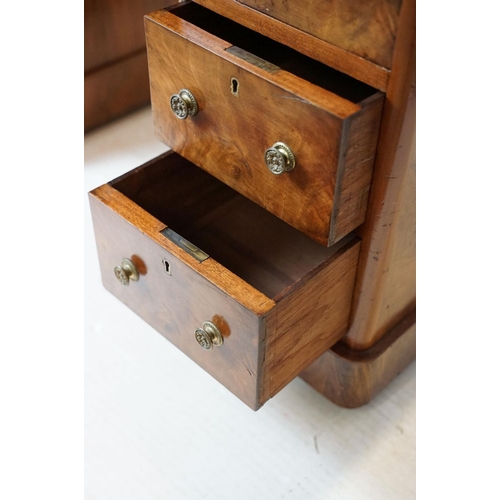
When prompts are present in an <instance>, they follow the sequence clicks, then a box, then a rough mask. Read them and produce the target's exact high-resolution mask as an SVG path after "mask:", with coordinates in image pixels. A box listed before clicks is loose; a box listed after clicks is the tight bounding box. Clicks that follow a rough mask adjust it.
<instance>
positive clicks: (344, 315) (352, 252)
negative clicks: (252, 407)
mask: <svg viewBox="0 0 500 500" xmlns="http://www.w3.org/2000/svg"><path fill="white" fill-rule="evenodd" d="M358 253H359V241H358V240H356V239H354V240H351V241H350V242H349V244H347V245H344V246H343V247H342V249H340V250H339V251H338V252H337V253H336V254H334V255H333V256H332V257H330V259H329V261H327V262H325V263H324V265H323V266H321V268H318V269H316V270H314V271H313V272H312V273H310V274H309V275H307V276H305V277H304V278H303V279H302V280H301V281H300V283H298V284H297V285H296V286H295V287H293V288H292V289H290V290H288V293H286V294H284V295H283V296H282V297H278V298H276V301H277V307H276V308H275V309H273V310H272V311H271V313H270V314H269V315H268V319H267V321H268V323H272V325H273V326H274V328H273V329H272V330H271V329H270V328H269V327H268V329H267V336H266V348H265V359H264V366H263V391H262V393H263V396H262V398H263V402H264V401H266V400H267V399H269V398H270V397H272V396H274V395H276V394H277V393H278V392H279V391H280V390H281V389H283V387H285V385H286V384H288V383H289V382H290V381H291V380H293V379H294V378H295V377H296V376H297V375H298V374H299V373H300V372H301V371H302V370H303V369H304V368H306V366H308V365H309V364H310V363H311V362H313V361H314V360H316V359H317V358H318V357H319V356H320V355H321V354H323V353H324V352H325V351H327V350H328V349H329V348H330V346H332V345H333V344H335V343H336V342H337V341H338V340H340V339H341V338H342V337H343V336H344V335H345V333H346V331H347V328H346V327H347V324H348V318H349V312H348V311H349V306H350V303H351V300H352V297H351V294H350V290H352V287H353V286H354V279H355V274H356V273H355V269H356V264H357V260H358Z"/></svg>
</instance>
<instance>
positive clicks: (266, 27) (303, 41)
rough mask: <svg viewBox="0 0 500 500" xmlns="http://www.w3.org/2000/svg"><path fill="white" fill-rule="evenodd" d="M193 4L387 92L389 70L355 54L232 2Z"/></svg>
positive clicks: (212, 0)
mask: <svg viewBox="0 0 500 500" xmlns="http://www.w3.org/2000/svg"><path fill="white" fill-rule="evenodd" d="M195 1H196V3H198V4H200V5H203V6H205V7H207V8H209V9H211V10H213V11H214V12H217V13H218V14H220V15H222V16H225V17H227V18H229V19H232V20H233V21H236V22H238V23H240V24H242V25H243V26H246V27H247V28H250V29H252V30H254V31H257V32H259V33H262V34H263V35H265V36H267V37H269V38H272V39H274V40H277V41H278V42H281V43H283V44H284V45H288V46H290V47H292V48H294V49H295V50H297V51H299V52H301V53H302V54H305V55H306V56H309V57H311V58H313V59H316V60H318V61H321V62H322V63H324V64H327V65H328V66H331V67H332V68H335V69H337V70H339V71H342V72H343V73H346V74H347V75H350V76H352V77H353V78H356V79H357V80H360V81H362V82H365V83H367V84H368V85H371V86H372V87H375V88H377V89H379V90H382V91H385V90H386V88H387V81H388V77H389V74H390V71H389V70H388V69H386V68H384V67H382V66H380V65H378V64H375V63H373V62H370V61H368V60H367V59H364V58H363V57H360V56H358V55H356V54H354V53H351V52H348V51H347V50H345V49H343V48H341V47H340V46H336V45H333V44H331V43H328V42H326V41H324V40H322V39H321V38H317V37H314V36H311V35H309V34H307V33H306V32H304V31H302V30H301V29H297V28H295V27H294V26H291V25H289V24H286V23H284V22H281V21H279V20H277V19H273V18H271V17H269V16H266V15H264V14H262V13H261V12H258V11H257V10H255V9H252V8H250V7H248V6H246V5H243V4H242V3H240V2H236V1H234V0H195ZM297 3H298V2H297ZM309 3H311V2H309ZM317 5H318V3H317V2H316V3H315V6H317ZM313 17H314V16H313ZM328 17H329V16H327V18H328ZM304 22H306V23H310V22H313V23H314V22H316V21H314V20H313V21H311V18H308V19H307V18H305V19H304ZM319 22H321V21H319Z"/></svg>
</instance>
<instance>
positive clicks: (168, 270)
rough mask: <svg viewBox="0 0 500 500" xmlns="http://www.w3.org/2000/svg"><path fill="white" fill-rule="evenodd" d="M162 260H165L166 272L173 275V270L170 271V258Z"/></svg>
mask: <svg viewBox="0 0 500 500" xmlns="http://www.w3.org/2000/svg"><path fill="white" fill-rule="evenodd" d="M162 262H163V267H164V269H165V272H166V273H167V274H170V275H172V273H171V271H170V262H169V261H168V260H166V259H163V261H162Z"/></svg>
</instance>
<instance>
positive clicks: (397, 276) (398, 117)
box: [345, 0, 416, 349]
mask: <svg viewBox="0 0 500 500" xmlns="http://www.w3.org/2000/svg"><path fill="white" fill-rule="evenodd" d="M415 103H416V89H415V2H414V0H405V1H404V2H403V6H402V10H401V21H400V31H399V32H398V37H397V41H396V48H395V56H394V64H393V71H392V74H391V79H390V82H389V87H388V91H387V96H386V104H385V107H384V114H383V117H382V125H381V132H380V140H379V146H378V152H377V157H376V163H375V169H374V173H373V181H372V188H371V193H370V200H369V205H368V212H367V218H366V221H365V223H364V224H363V226H361V227H360V228H359V230H358V234H359V235H360V236H361V237H362V245H361V254H360V261H359V266H358V275H357V278H356V286H355V297H354V301H353V309H352V313H351V326H350V328H349V332H348V334H347V336H346V339H345V341H346V342H347V343H348V344H349V345H350V346H351V347H353V348H356V349H367V348H369V347H370V346H372V345H373V344H374V343H375V342H376V341H377V340H378V339H380V338H381V337H382V336H383V335H384V334H385V333H386V332H387V331H388V330H389V329H390V328H391V327H392V326H393V325H395V324H396V323H397V322H398V321H399V320H400V319H401V318H402V317H404V315H405V314H407V312H408V311H409V310H411V309H412V308H414V307H415V293H416V291H415V290H416V288H415V286H416V277H415V276H416V275H415V245H416V239H415Z"/></svg>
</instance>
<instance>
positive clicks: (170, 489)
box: [85, 109, 415, 500]
mask: <svg viewBox="0 0 500 500" xmlns="http://www.w3.org/2000/svg"><path fill="white" fill-rule="evenodd" d="M166 149H167V148H166V147H165V146H163V145H162V144H161V143H160V142H159V141H158V140H157V139H155V138H154V136H153V131H152V125H151V117H150V111H149V110H148V109H146V110H142V111H139V112H137V113H135V114H133V115H131V116H129V117H127V118H125V119H122V120H120V121H118V122H115V123H114V124H111V125H109V126H107V127H105V128H101V129H99V130H97V131H95V132H93V133H91V134H89V135H87V137H86V139H85V192H87V191H89V190H90V189H93V188H95V187H97V186H98V185H100V184H103V183H105V182H107V181H108V180H111V179H113V178H115V177H117V176H118V175H121V174H122V173H124V172H126V171H128V170H130V169H132V168H134V167H136V166H138V165H140V164H142V163H144V162H145V161H147V160H149V159H150V158H152V157H154V156H156V155H158V154H160V153H161V152H163V151H165V150H166ZM85 200H86V201H85V203H86V212H85V214H86V219H85V276H86V278H85V279H86V281H85V315H86V324H85V448H86V451H85V483H86V484H85V491H86V493H85V498H86V499H88V500H90V499H96V500H115V499H116V500H156V499H158V500H159V499H162V500H167V499H168V500H177V499H179V500H199V499H209V500H210V499H213V500H215V499H217V500H225V499H227V500H236V499H237V500H253V499H258V500H267V499H269V500H275V499H281V498H286V499H296V500H329V499H336V500H342V499H348V500H356V499H368V500H379V499H380V500H392V499H394V500H405V499H413V498H415V364H414V363H413V364H412V365H410V367H408V368H407V369H406V370H405V371H404V372H403V373H402V374H401V375H400V376H399V377H398V378H396V380H395V381H393V382H392V383H391V384H390V386H389V387H387V388H386V389H385V390H384V391H383V392H382V393H381V394H380V395H379V396H378V397H377V398H376V399H375V400H374V401H372V402H371V403H370V404H369V405H367V406H365V407H362V408H359V409H357V410H345V409H342V408H339V407H337V406H335V405H333V404H332V403H330V402H329V401H328V400H326V399H325V398H323V397H322V396H321V395H319V394H318V393H316V392H315V391H314V390H313V389H312V388H310V387H309V386H308V385H307V384H306V383H305V382H303V381H302V380H301V379H296V380H294V381H293V382H292V383H291V384H290V385H289V386H288V387H286V388H285V389H284V390H283V391H282V392H281V393H280V394H278V395H277V396H276V397H275V398H273V399H272V400H271V401H269V402H268V403H267V404H266V405H265V406H264V407H263V408H262V409H261V410H259V411H258V412H257V413H254V412H252V411H251V410H249V409H248V408H247V407H246V406H245V405H244V404H243V403H241V402H240V401H239V400H238V399H237V398H236V397H234V396H233V395H232V394H231V393H229V392H228V391H227V390H226V389H225V388H224V387H223V386H221V385H220V384H218V383H217V382H216V381H214V380H213V379H212V378H211V377H210V376H209V375H207V374H206V373H205V372H204V371H203V370H202V369H201V368H199V367H198V366H197V365H195V364H194V363H193V362H191V361H190V360H189V359H188V358H187V357H186V356H185V355H184V354H183V353H181V352H180V351H178V350H177V349H176V348H175V347H174V346H172V345H171V344H169V343H168V342H167V341H166V340H165V339H164V338H163V337H161V336H160V335H159V334H158V333H156V332H155V331H154V330H153V329H152V328H151V327H149V326H148V325H147V324H146V323H144V322H143V321H142V320H141V319H140V318H138V317H137V316H136V315H135V314H134V313H133V312H131V311H130V310H129V309H127V308H126V307H125V306H124V305H122V304H121V303H120V302H119V301H118V300H117V299H115V298H114V297H113V296H112V295H110V294H109V293H108V292H107V291H105V290H104V288H103V287H102V285H101V283H100V274H99V269H98V263H97V254H96V249H95V243H94V236H93V231H92V225H91V220H90V212H89V209H88V201H87V198H86V196H85Z"/></svg>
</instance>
